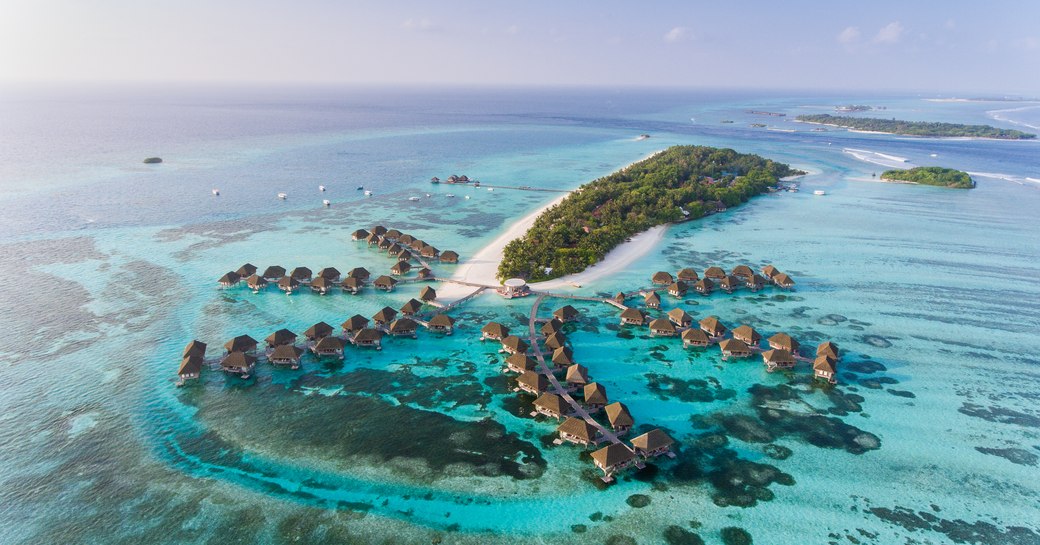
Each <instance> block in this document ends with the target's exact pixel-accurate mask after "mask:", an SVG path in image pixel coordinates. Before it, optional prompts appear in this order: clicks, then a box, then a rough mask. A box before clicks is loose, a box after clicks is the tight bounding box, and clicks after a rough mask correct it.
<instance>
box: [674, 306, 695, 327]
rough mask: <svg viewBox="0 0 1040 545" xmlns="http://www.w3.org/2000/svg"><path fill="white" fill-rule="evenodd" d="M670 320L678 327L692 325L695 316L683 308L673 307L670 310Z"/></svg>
mask: <svg viewBox="0 0 1040 545" xmlns="http://www.w3.org/2000/svg"><path fill="white" fill-rule="evenodd" d="M668 321H670V322H672V323H673V324H675V325H676V327H690V325H692V324H693V316H690V315H689V314H687V313H686V311H685V310H683V309H681V308H673V309H672V310H669V311H668Z"/></svg>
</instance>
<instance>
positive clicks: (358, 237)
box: [350, 229, 371, 240]
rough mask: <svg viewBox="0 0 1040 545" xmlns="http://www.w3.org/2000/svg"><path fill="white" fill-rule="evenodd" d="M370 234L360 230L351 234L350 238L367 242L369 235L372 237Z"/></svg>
mask: <svg viewBox="0 0 1040 545" xmlns="http://www.w3.org/2000/svg"><path fill="white" fill-rule="evenodd" d="M370 234H371V233H369V232H368V231H366V230H364V229H358V230H357V231H354V232H353V233H351V235H350V238H351V239H352V240H365V239H366V238H368V235H370Z"/></svg>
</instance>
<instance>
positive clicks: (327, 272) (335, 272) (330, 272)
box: [318, 267, 340, 281]
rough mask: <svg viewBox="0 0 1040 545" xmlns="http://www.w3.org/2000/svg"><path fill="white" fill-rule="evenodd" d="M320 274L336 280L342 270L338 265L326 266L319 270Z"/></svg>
mask: <svg viewBox="0 0 1040 545" xmlns="http://www.w3.org/2000/svg"><path fill="white" fill-rule="evenodd" d="M318 276H320V277H322V278H326V279H328V280H333V281H334V280H336V279H338V278H339V277H340V272H339V269H337V268H336V267H325V268H324V269H322V270H320V271H318Z"/></svg>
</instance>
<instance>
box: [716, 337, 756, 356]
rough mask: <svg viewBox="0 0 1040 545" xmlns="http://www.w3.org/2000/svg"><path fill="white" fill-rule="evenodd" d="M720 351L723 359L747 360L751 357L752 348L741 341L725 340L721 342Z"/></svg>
mask: <svg viewBox="0 0 1040 545" xmlns="http://www.w3.org/2000/svg"><path fill="white" fill-rule="evenodd" d="M719 350H721V351H722V359H726V358H746V357H748V356H750V355H751V348H749V347H748V345H747V343H745V342H744V341H741V340H739V339H724V340H722V341H719Z"/></svg>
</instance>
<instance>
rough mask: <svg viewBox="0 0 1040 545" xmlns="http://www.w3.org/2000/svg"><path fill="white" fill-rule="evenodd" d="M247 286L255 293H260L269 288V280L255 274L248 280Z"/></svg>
mask: <svg viewBox="0 0 1040 545" xmlns="http://www.w3.org/2000/svg"><path fill="white" fill-rule="evenodd" d="M246 286H248V287H249V289H251V290H253V293H260V290H262V289H264V288H266V287H267V280H265V279H264V277H262V276H260V275H259V274H253V275H250V276H249V278H246Z"/></svg>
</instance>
